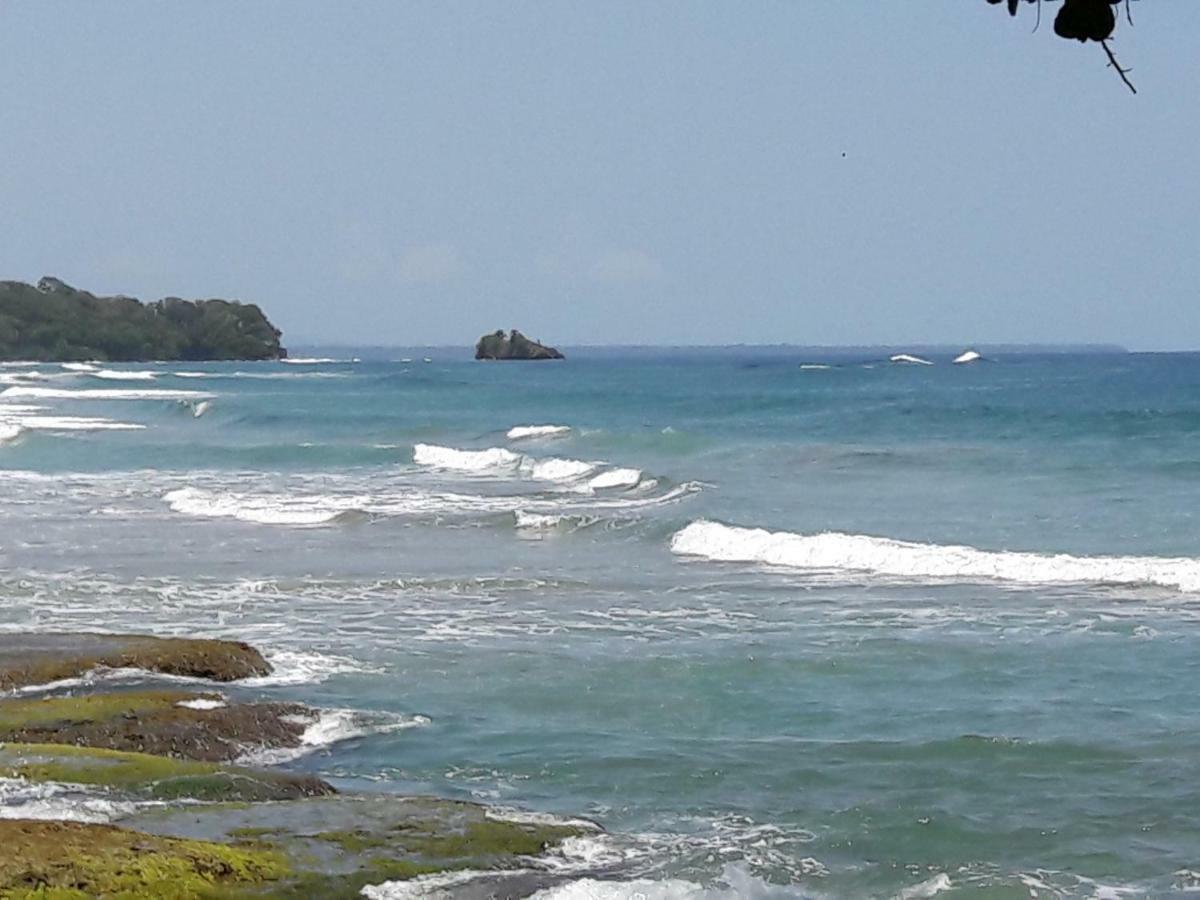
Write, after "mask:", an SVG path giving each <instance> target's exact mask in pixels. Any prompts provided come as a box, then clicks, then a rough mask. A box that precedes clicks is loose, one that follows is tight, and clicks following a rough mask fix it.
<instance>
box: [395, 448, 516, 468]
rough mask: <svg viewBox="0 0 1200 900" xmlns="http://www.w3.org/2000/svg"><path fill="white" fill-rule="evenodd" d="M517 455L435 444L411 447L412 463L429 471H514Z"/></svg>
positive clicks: (505, 451)
mask: <svg viewBox="0 0 1200 900" xmlns="http://www.w3.org/2000/svg"><path fill="white" fill-rule="evenodd" d="M521 460H522V457H521V455H520V454H519V453H513V452H512V451H511V450H505V449H504V448H503V447H489V448H488V449H486V450H455V449H454V448H453V447H440V446H438V445H437V444H416V445H415V446H414V447H413V462H414V463H416V464H417V465H418V466H428V467H429V468H431V469H444V470H448V471H454V472H486V471H488V470H495V469H514V468H516V467H517V466H518V465H520V463H521Z"/></svg>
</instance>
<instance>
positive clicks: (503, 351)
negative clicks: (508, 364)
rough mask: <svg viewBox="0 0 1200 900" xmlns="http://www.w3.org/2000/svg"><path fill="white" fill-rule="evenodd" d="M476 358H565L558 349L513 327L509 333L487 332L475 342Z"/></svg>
mask: <svg viewBox="0 0 1200 900" xmlns="http://www.w3.org/2000/svg"><path fill="white" fill-rule="evenodd" d="M475 358H476V359H565V358H566V357H564V356H563V355H562V354H561V353H559V352H558V350H556V349H554V348H553V347H547V346H546V345H545V344H542V343H539V342H538V341H533V340H530V339H529V338H527V337H525V335H523V334H521V332H519V331H517V329H515V328H514V329H513V330H512V331H511V332H509V333H508V334H507V335H506V334H505V333H504V332H503V331H497V332H496V333H495V334H485V335H484V336H483V337H481V338H480V339H479V341H478V343H476V344H475Z"/></svg>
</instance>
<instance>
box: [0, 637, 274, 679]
mask: <svg viewBox="0 0 1200 900" xmlns="http://www.w3.org/2000/svg"><path fill="white" fill-rule="evenodd" d="M99 668H110V669H122V668H133V669H146V670H147V671H150V672H157V673H160V674H163V675H182V676H185V677H191V678H207V679H209V680H211V681H236V680H237V679H239V678H252V677H255V676H261V675H268V674H270V672H271V667H270V665H268V663H267V661H266V660H265V659H263V657H262V654H261V653H259V652H258V651H257V650H255V649H254V648H253V647H251V646H250V645H249V644H243V643H241V642H239V641H214V640H204V639H195V638H159V637H149V636H146V635H115V634H96V633H90V632H84V633H46V634H4V635H0V691H4V690H12V689H14V688H20V687H26V686H29V685H37V684H47V683H50V682H55V681H61V680H63V679H67V678H78V677H79V676H81V675H83V674H85V673H87V672H90V671H92V670H94V669H99Z"/></svg>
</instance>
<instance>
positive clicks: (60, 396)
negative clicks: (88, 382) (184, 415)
mask: <svg viewBox="0 0 1200 900" xmlns="http://www.w3.org/2000/svg"><path fill="white" fill-rule="evenodd" d="M213 396H215V395H213V394H209V393H206V392H204V391H169V390H158V389H145V390H138V389H134V388H85V389H82V390H77V391H72V390H68V389H65V388H40V387H10V388H5V389H4V391H3V392H0V397H12V398H18V399H19V398H21V397H29V398H36V399H41V400H206V399H212V398H213Z"/></svg>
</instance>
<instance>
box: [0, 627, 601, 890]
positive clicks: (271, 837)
mask: <svg viewBox="0 0 1200 900" xmlns="http://www.w3.org/2000/svg"><path fill="white" fill-rule="evenodd" d="M106 667H107V668H121V667H134V668H136V669H139V670H145V671H143V672H142V673H141V674H137V675H135V677H134V679H133V680H134V681H135V682H137V686H136V687H134V688H131V687H130V683H129V679H121V680H113V679H109V678H103V679H95V680H93V679H84V680H79V679H78V676H80V675H83V674H85V673H87V672H90V671H92V670H94V669H103V668H106ZM269 670H270V667H269V666H268V665H267V663H266V661H265V660H264V659H263V658H262V656H261V654H259V653H258V651H257V650H255V649H254V648H252V647H250V646H248V645H246V644H240V643H237V642H229V641H210V640H191V639H173V638H166V639H164V638H154V637H147V636H142V635H134V636H120V635H106V634H93V633H83V634H72V633H60V634H8V635H3V636H0V687H3V688H7V689H8V691H9V693H8V696H7V697H5V698H3V699H0V803H2V804H3V808H0V846H2V847H3V848H4V851H3V853H0V898H22V900H25V898H30V900H32V898H35V897H36V898H47V897H54V898H72V900H73V898H84V897H95V896H104V897H125V898H134V900H137V898H151V897H172V898H177V900H184V898H197V900H199V898H212V897H245V898H248V897H258V898H264V897H266V898H306V900H308V898H351V897H357V896H360V895H361V891H362V889H363V888H364V887H365V886H366V885H374V884H379V883H382V882H388V881H406V880H410V879H414V878H419V877H421V876H425V875H436V874H440V873H448V872H449V873H456V874H455V877H456V878H458V877H459V875H458V874H457V873H462V875H461V877H462V878H463V879H465V880H464V881H463V882H462V883H461V884H458V883H456V886H455V888H454V896H456V897H461V898H464V900H474V898H477V897H478V898H484V897H488V898H494V897H527V896H530V895H531V894H533V893H535V892H537V891H538V890H541V889H542V888H545V887H549V886H552V885H555V884H558V883H561V882H562V881H563V880H565V879H566V878H568V877H569V876H568V875H566V874H565V870H564V867H563V861H564V860H565V859H566V858H567V857H566V856H564V854H563V852H562V851H563V848H564V844H565V842H568V841H570V840H571V839H572V838H575V837H579V836H583V835H586V834H590V833H594V832H596V831H599V829H598V827H597V826H593V825H591V824H590V823H587V822H582V821H571V822H562V821H556V820H553V819H549V818H545V819H543V818H540V817H523V816H515V817H514V816H512V815H506V814H504V813H498V812H496V811H493V810H491V809H489V808H487V807H484V806H480V805H478V804H474V803H467V802H462V801H458V800H445V799H438V798H432V797H404V796H397V795H393V794H373V795H357V794H340V793H338V792H337V791H336V790H335V788H334V787H333V786H332V785H331V784H329V783H328V782H326V781H324V780H323V779H321V778H320V777H318V776H316V775H313V774H308V773H305V772H291V771H286V770H281V769H276V768H268V769H264V768H251V767H246V766H244V765H239V764H238V763H237V762H236V761H237V760H239V759H242V758H244V756H245V754H246V753H247V751H252V750H262V749H267V750H275V749H278V748H285V756H286V749H296V748H299V749H304V748H305V744H306V742H305V738H306V734H307V730H308V728H309V727H310V726H311V725H312V724H313V723H314V722H318V721H320V719H319V716H320V714H321V711H320V710H313V709H310V708H308V707H306V706H303V705H301V704H297V703H288V702H266V701H262V700H258V699H252V701H251V702H245V701H242V700H239V699H237V697H238V696H239V695H240V694H242V693H244V692H246V691H247V688H246V687H239V686H237V685H234V686H232V687H226V688H224V689H223V691H222V692H220V693H218V692H217V691H215V690H212V689H207V690H204V689H201V690H178V689H174V688H171V687H163V686H162V685H161V684H159V685H154V686H153V689H148V688H146V687H145V686H143V685H142V682H146V681H149V682H151V683H152V685H153V682H155V680H156V679H157V680H158V681H159V682H161V681H162V678H161V677H160V676H161V675H168V676H178V675H183V676H187V677H190V678H196V679H200V678H207V679H210V680H213V681H214V683H215V681H216V680H220V682H222V683H225V684H228V683H229V682H236V681H237V680H239V679H243V678H247V677H252V676H258V675H263V674H266V673H267V672H269ZM31 686H33V687H32V690H33V691H34V693H33V695H30V693H28V690H29V689H30V688H31ZM22 689H26V691H27V692H26V693H22ZM80 691H82V692H81V693H80ZM343 712H344V711H343ZM310 749H311V748H310ZM267 758H273V759H279V758H281V757H278V756H268V757H267ZM414 896H416V894H414Z"/></svg>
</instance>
